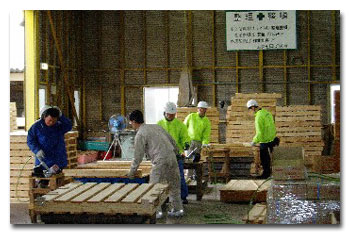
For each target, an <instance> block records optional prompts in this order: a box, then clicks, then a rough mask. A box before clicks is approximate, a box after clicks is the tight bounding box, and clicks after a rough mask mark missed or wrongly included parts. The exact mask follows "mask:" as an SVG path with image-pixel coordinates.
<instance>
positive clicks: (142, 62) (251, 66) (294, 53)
mask: <svg viewBox="0 0 350 234" xmlns="http://www.w3.org/2000/svg"><path fill="white" fill-rule="evenodd" d="M54 13H55V27H56V30H57V34H58V35H59V37H60V39H61V45H62V47H63V49H62V50H63V51H64V53H65V58H66V62H67V64H68V67H70V68H73V69H71V70H72V71H76V72H71V76H70V77H72V79H73V80H75V81H74V82H75V84H76V86H77V87H79V88H81V90H82V93H83V94H82V97H83V100H85V103H84V105H83V106H84V107H85V112H84V113H85V115H84V116H82V120H83V122H84V121H85V124H86V125H84V126H85V129H94V128H98V127H99V124H98V123H101V121H102V122H106V121H107V120H108V118H109V116H111V115H112V114H113V113H123V114H127V113H129V112H130V111H132V110H134V109H142V105H143V104H142V99H143V87H144V86H156V85H176V84H178V81H179V77H180V72H181V70H182V69H183V68H185V67H189V68H190V69H191V70H192V73H193V83H194V84H195V85H196V86H198V98H199V100H206V101H208V102H209V104H210V105H212V106H217V105H218V103H219V101H221V100H224V101H226V102H227V103H228V104H229V101H230V97H231V96H233V95H234V93H236V92H242V93H249V92H271V93H272V92H274V93H282V96H283V99H282V100H281V101H280V103H279V104H280V105H294V104H316V105H322V107H323V116H322V121H323V123H324V124H325V123H327V122H328V118H329V116H328V115H329V114H328V112H329V110H328V106H329V104H328V102H329V99H328V96H329V94H328V93H329V84H332V83H340V12H339V11H297V33H298V35H297V40H298V49H297V50H273V51H238V52H234V51H229V52H228V51H226V41H225V30H226V26H225V11H79V12H72V11H63V12H60V11H58V12H54ZM42 15H43V17H42V27H43V28H42V31H41V33H42V36H43V40H44V41H42V44H45V43H46V42H45V38H50V37H51V35H50V31H48V33H47V32H46V31H47V29H48V27H49V26H48V22H45V21H46V20H45V12H44V11H43V12H42ZM67 27H68V28H67ZM67 35H68V36H67ZM44 36H45V37H44ZM48 41H49V42H48V46H47V47H49V50H45V47H43V46H42V47H41V56H42V58H45V54H46V56H47V57H49V58H50V60H49V61H50V62H49V63H50V64H53V65H54V64H57V58H56V57H57V56H56V53H57V52H55V49H54V47H53V46H52V44H53V43H52V39H50V40H48ZM50 42H51V43H50ZM67 49H68V51H67ZM55 58H56V60H55ZM53 71H56V73H55V74H54V72H53ZM61 73H62V72H61ZM61 73H60V69H51V70H49V73H48V74H49V77H50V76H52V80H55V79H58V78H57V77H61V76H62V74H61ZM43 77H44V75H43ZM55 77H56V78H55ZM57 82H59V79H58V81H57ZM62 92H64V90H62ZM84 97H85V98H84ZM61 103H63V104H65V105H67V102H66V103H64V102H61ZM82 109H84V108H82ZM224 114H225V109H222V110H220V116H221V119H224V118H225V117H224Z"/></svg>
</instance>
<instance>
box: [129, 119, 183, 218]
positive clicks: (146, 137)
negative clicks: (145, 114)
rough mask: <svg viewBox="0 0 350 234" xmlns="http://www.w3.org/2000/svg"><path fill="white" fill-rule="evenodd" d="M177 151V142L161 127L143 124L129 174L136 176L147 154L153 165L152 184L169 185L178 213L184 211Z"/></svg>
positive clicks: (139, 130) (170, 197) (170, 198)
mask: <svg viewBox="0 0 350 234" xmlns="http://www.w3.org/2000/svg"><path fill="white" fill-rule="evenodd" d="M177 150H178V149H177V146H176V142H175V140H174V139H173V138H172V137H171V135H170V134H169V133H167V132H166V131H165V130H164V129H163V128H162V127H161V126H159V125H156V124H142V125H141V126H140V127H139V129H138V130H137V133H136V136H135V152H134V159H133V161H132V164H131V168H130V172H129V175H131V176H132V175H134V173H135V172H136V170H137V169H138V167H139V165H140V163H141V162H142V159H143V156H144V154H145V153H146V154H147V155H148V156H149V157H150V159H151V163H152V170H151V174H150V183H166V184H168V185H169V201H170V204H171V205H172V206H173V208H174V209H175V210H176V211H178V210H183V206H182V201H181V195H180V194H181V184H180V172H179V167H178V164H177V160H176V154H175V152H177Z"/></svg>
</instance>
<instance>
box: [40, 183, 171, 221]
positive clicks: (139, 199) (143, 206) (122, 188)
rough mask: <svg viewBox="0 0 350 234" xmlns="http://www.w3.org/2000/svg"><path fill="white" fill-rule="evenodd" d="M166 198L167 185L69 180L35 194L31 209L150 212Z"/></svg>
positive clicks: (91, 212)
mask: <svg viewBox="0 0 350 234" xmlns="http://www.w3.org/2000/svg"><path fill="white" fill-rule="evenodd" d="M167 197H168V185H167V184H141V185H139V184H133V183H129V184H121V183H120V184H110V183H100V184H98V183H86V184H83V183H77V182H73V183H70V184H67V185H65V186H62V187H60V188H58V189H56V190H54V191H51V192H49V193H48V194H46V195H44V196H42V197H39V198H38V199H37V200H36V202H35V204H34V211H35V212H37V213H38V214H47V213H51V212H52V213H71V214H81V213H88V214H99V213H102V214H118V213H119V214H125V215H130V214H138V215H154V214H155V212H156V210H157V208H158V207H159V206H160V205H162V204H163V203H164V202H165V200H166V199H167Z"/></svg>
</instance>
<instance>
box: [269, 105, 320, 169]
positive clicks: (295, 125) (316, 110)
mask: <svg viewBox="0 0 350 234" xmlns="http://www.w3.org/2000/svg"><path fill="white" fill-rule="evenodd" d="M275 123H276V130H277V136H278V137H279V138H280V145H281V146H288V147H291V146H302V147H303V148H304V164H305V166H306V167H307V168H308V169H309V170H310V171H314V172H319V171H320V160H321V155H322V150H323V146H324V142H323V140H322V136H321V131H322V129H321V127H322V126H321V107H320V106H313V105H295V106H277V107H276V117H275Z"/></svg>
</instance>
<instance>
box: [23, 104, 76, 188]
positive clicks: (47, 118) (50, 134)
mask: <svg viewBox="0 0 350 234" xmlns="http://www.w3.org/2000/svg"><path fill="white" fill-rule="evenodd" d="M71 129H72V122H71V121H70V120H69V119H67V118H66V117H65V116H64V115H63V114H62V112H61V110H60V109H59V108H58V107H57V106H54V107H52V106H48V105H45V106H44V107H43V108H42V109H41V111H40V119H39V120H37V121H36V122H35V123H34V124H33V125H32V126H31V127H30V129H29V131H28V136H27V144H28V147H29V149H30V150H31V151H32V152H33V153H34V154H35V158H36V159H35V166H36V167H35V168H34V172H35V173H38V174H42V173H43V170H44V169H45V168H43V166H39V165H41V162H40V160H41V161H43V162H44V163H46V165H47V166H48V167H49V168H50V167H52V166H54V165H57V166H58V167H59V170H62V169H63V168H65V167H66V166H67V152H66V145H65V142H64V134H65V133H66V132H68V131H70V130H71ZM40 183H41V185H40V186H41V187H45V186H47V183H48V180H42V181H40Z"/></svg>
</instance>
